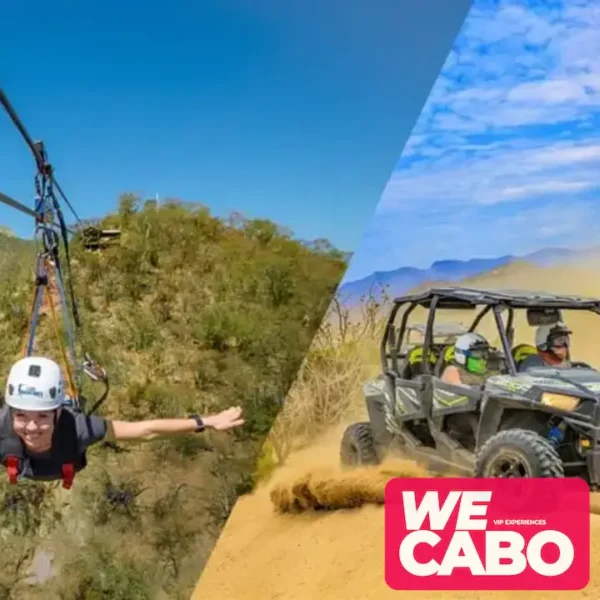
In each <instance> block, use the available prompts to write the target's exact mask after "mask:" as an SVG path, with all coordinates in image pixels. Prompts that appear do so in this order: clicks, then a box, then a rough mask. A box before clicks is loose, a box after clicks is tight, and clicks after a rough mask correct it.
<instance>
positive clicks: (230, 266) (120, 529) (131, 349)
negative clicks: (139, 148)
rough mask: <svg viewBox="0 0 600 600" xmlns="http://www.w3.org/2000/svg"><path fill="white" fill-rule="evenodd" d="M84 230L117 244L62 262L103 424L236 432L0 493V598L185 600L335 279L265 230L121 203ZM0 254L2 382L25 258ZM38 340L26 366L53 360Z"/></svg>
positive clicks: (16, 246) (154, 446) (104, 457)
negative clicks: (177, 421) (199, 416)
mask: <svg viewBox="0 0 600 600" xmlns="http://www.w3.org/2000/svg"><path fill="white" fill-rule="evenodd" d="M99 225H100V226H102V227H105V228H112V227H119V228H120V229H121V231H122V237H121V240H120V243H119V245H117V246H116V247H114V248H109V249H107V250H105V251H103V252H87V251H85V250H84V249H83V246H82V245H81V242H80V241H79V240H77V239H76V240H75V241H74V243H73V245H72V256H73V272H74V279H75V281H74V284H75V289H76V293H77V296H78V298H79V309H80V312H81V314H82V320H83V327H84V341H85V345H86V347H87V348H88V349H89V351H90V352H91V354H92V355H93V356H94V358H96V359H97V360H98V362H99V363H100V364H102V365H103V366H104V367H105V368H106V369H107V371H108V373H109V375H110V378H111V386H112V391H111V395H110V397H109V400H108V401H107V402H106V404H105V405H104V406H103V408H102V411H103V414H104V415H106V416H109V417H118V418H122V419H144V418H154V417H172V416H182V415H185V414H187V413H189V412H199V413H204V414H206V413H208V412H213V411H218V410H220V409H223V408H226V407H228V406H229V405H232V404H240V405H242V406H243V407H244V411H245V417H246V419H247V421H246V422H247V425H246V426H244V427H242V428H240V429H239V430H235V431H234V432H232V433H226V434H224V433H221V434H215V435H211V434H207V435H203V436H181V437H177V438H174V439H165V440H158V441H153V442H146V443H144V444H138V445H127V446H126V445H123V446H119V447H115V446H103V445H99V446H97V447H94V448H92V450H91V451H90V453H89V454H88V462H89V466H88V468H87V469H86V470H85V471H84V472H83V473H82V474H81V475H80V476H79V477H78V478H77V479H76V482H75V486H74V488H73V490H71V491H70V492H66V491H64V490H62V489H61V488H60V485H59V484H58V483H57V484H51V485H43V484H35V483H24V484H22V485H19V486H18V487H17V486H8V485H7V484H6V483H5V482H4V481H3V480H0V514H1V515H2V523H1V524H0V527H1V529H0V535H1V536H2V542H3V552H2V557H1V558H0V599H2V598H6V599H8V598H11V599H21V598H27V599H32V600H35V599H36V598H40V599H41V598H44V599H47V598H61V599H64V600H71V599H73V600H84V599H86V600H87V599H90V600H92V599H93V600H96V599H104V598H106V599H109V598H110V599H111V600H112V599H117V600H118V599H123V600H125V599H126V600H137V599H140V600H142V599H153V600H154V599H164V600H170V599H177V600H179V599H186V600H187V598H189V597H190V595H191V592H192V589H193V587H194V585H195V583H196V581H197V579H198V576H199V575H200V573H201V571H202V568H203V566H204V564H205V561H206V560H207V558H208V555H209V554H210V552H211V550H212V547H213V544H214V542H215V541H216V538H217V537H218V534H219V531H220V529H221V527H222V525H223V524H224V522H225V520H226V519H227V517H228V515H229V513H230V511H231V509H232V507H233V504H234V502H235V499H236V497H237V496H238V495H239V494H241V493H245V492H248V491H250V490H251V489H252V487H253V485H254V477H255V475H256V469H255V462H256V457H257V454H258V451H259V449H260V444H261V442H262V440H263V439H264V436H265V434H266V433H267V431H268V430H269V428H270V425H271V423H272V421H273V418H274V416H275V415H276V413H277V412H278V410H279V408H280V407H281V404H282V400H283V398H284V397H285V395H286V393H287V391H288V388H289V386H290V385H291V383H292V381H293V379H294V377H295V374H296V372H297V370H298V368H299V366H300V364H301V361H302V357H303V355H304V353H305V352H306V350H307V349H308V347H309V345H310V341H311V339H312V337H313V335H314V333H315V332H316V330H317V328H318V326H319V323H320V321H321V319H322V318H323V316H324V314H325V311H326V309H327V307H328V305H329V302H330V300H331V297H332V295H333V293H334V291H335V288H336V286H337V284H338V282H339V280H340V278H341V276H342V273H343V270H344V269H345V259H346V257H345V256H344V255H343V254H342V253H340V252H338V251H336V250H335V249H333V248H331V246H330V245H329V244H328V243H326V242H324V241H319V242H318V243H315V244H312V245H309V244H302V243H300V242H298V241H295V240H294V239H292V237H291V234H290V233H289V232H286V231H285V230H282V229H281V228H279V227H278V226H277V225H275V224H274V223H272V222H270V221H267V220H245V219H242V218H240V217H236V218H232V219H230V220H227V221H224V220H220V219H217V218H215V217H213V216H211V215H210V213H209V211H208V210H207V209H206V208H204V207H201V206H196V205H183V204H181V203H178V202H167V203H164V204H162V205H161V206H160V207H157V206H156V204H155V203H154V202H146V203H142V202H140V200H139V199H137V198H135V197H133V196H129V195H128V196H124V197H123V198H122V199H121V201H120V206H119V210H118V213H117V214H115V215H110V216H108V217H106V218H105V219H103V220H102V221H101V222H100V223H99ZM0 252H1V253H2V257H3V262H2V264H3V265H10V277H7V276H6V275H5V277H4V281H5V282H7V280H8V283H5V285H4V287H3V288H2V290H1V291H0V313H1V315H2V319H1V321H0V328H1V333H2V334H3V336H2V338H3V340H4V345H3V348H2V351H1V352H0V371H1V372H2V373H6V372H7V369H8V368H9V366H10V363H11V361H12V360H13V359H14V358H15V356H16V354H17V353H18V351H19V349H20V347H21V344H22V340H23V336H24V335H25V332H26V327H27V313H28V310H29V301H30V295H31V286H32V281H31V275H32V273H31V269H32V266H33V261H32V258H33V253H32V248H31V244H30V243H28V242H23V241H20V240H15V239H10V238H8V237H2V236H0ZM4 253H12V254H11V255H10V256H11V258H10V259H7V258H6V255H5V254H4ZM27 261H29V262H27ZM17 266H18V268H17ZM3 271H4V272H5V273H6V272H7V271H6V270H4V268H3ZM40 327H42V328H43V329H42V330H41V331H40V336H39V345H38V346H37V348H38V351H41V350H43V351H45V352H47V353H48V354H49V355H51V356H54V357H56V353H55V352H54V346H53V344H52V336H51V332H49V331H46V329H48V330H49V328H45V324H44V323H42V324H41V325H40ZM0 383H1V384H2V385H3V384H4V378H1V379H0ZM86 395H90V396H92V393H91V391H90V390H86ZM36 552H37V556H36V560H37V561H38V562H39V560H40V559H41V558H44V557H48V556H51V557H53V561H52V569H51V570H52V574H53V575H54V576H52V577H49V578H48V579H47V580H46V581H44V582H43V583H39V584H38V585H32V584H31V582H30V580H28V577H29V576H30V575H31V573H30V572H29V569H30V566H31V564H32V562H36V561H34V554H35V553H36ZM36 571H37V576H38V579H39V578H40V576H41V575H43V573H42V571H44V569H43V568H42V567H39V566H38V567H37V568H36Z"/></svg>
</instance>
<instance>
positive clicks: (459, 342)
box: [454, 333, 490, 366]
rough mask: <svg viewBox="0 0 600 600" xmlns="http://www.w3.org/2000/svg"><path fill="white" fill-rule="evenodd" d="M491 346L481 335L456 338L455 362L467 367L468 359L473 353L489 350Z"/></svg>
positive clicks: (472, 334)
mask: <svg viewBox="0 0 600 600" xmlns="http://www.w3.org/2000/svg"><path fill="white" fill-rule="evenodd" d="M489 348H490V345H489V344H488V342H487V340H486V339H485V338H484V337H483V336H482V335H481V334H479V333H464V334H463V335H460V336H458V337H457V338H456V342H454V360H455V361H456V362H457V363H458V364H459V365H463V366H465V365H466V364H467V359H468V358H469V355H470V354H471V352H473V351H477V350H486V351H487V350H489Z"/></svg>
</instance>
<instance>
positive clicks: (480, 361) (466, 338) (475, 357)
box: [442, 333, 490, 385]
mask: <svg viewBox="0 0 600 600" xmlns="http://www.w3.org/2000/svg"><path fill="white" fill-rule="evenodd" d="M489 352H490V345H489V344H488V342H487V340H486V339H485V338H484V337H483V336H482V335H480V334H479V333H465V334H464V335H461V336H459V337H458V338H457V339H456V342H455V343H454V358H453V360H452V364H449V365H448V366H447V367H446V368H445V369H444V372H443V373H442V381H444V382H445V383H449V384H452V385H481V384H482V383H484V382H485V377H486V374H487V372H488V358H489Z"/></svg>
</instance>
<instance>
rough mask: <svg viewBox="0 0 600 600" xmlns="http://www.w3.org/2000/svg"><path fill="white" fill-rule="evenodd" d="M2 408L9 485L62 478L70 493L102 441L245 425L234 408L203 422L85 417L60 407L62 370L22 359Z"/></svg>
mask: <svg viewBox="0 0 600 600" xmlns="http://www.w3.org/2000/svg"><path fill="white" fill-rule="evenodd" d="M5 402H6V405H5V406H4V407H2V409H1V410H0V459H1V460H2V462H3V463H4V465H5V466H6V469H7V472H8V477H9V480H10V482H11V483H16V482H17V480H18V479H19V478H27V479H34V480H37V481H53V480H58V479H62V482H63V487H65V488H67V489H69V488H70V487H71V486H72V484H73V478H74V477H75V474H76V473H77V472H79V471H81V470H82V469H84V468H85V467H86V465H87V461H86V451H87V449H88V448H89V447H90V446H92V445H93V444H96V443H98V442H101V441H122V440H149V439H153V438H155V437H159V436H165V435H175V434H180V433H194V432H196V433H200V432H202V431H204V430H205V429H206V428H213V429H217V430H226V429H231V428H233V427H238V426H239V425H242V424H243V423H244V421H243V419H242V418H241V417H242V410H241V409H240V408H239V407H233V408H230V409H228V410H225V411H223V412H221V413H219V414H217V415H213V416H208V417H204V418H201V417H200V416H198V415H190V416H189V417H188V418H183V419H156V420H148V421H138V422H127V421H109V420H107V419H104V418H102V417H98V416H89V415H85V414H84V413H82V412H80V411H78V410H73V409H70V408H67V407H65V406H64V403H65V394H64V385H63V377H62V373H61V369H60V366H59V365H58V364H56V363H55V362H54V361H52V360H49V359H47V358H42V357H28V358H24V359H22V360H20V361H18V362H17V363H15V365H14V366H13V367H12V369H11V371H10V374H9V376H8V381H7V384H6V397H5Z"/></svg>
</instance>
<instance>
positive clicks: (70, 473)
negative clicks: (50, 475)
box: [61, 463, 75, 490]
mask: <svg viewBox="0 0 600 600" xmlns="http://www.w3.org/2000/svg"><path fill="white" fill-rule="evenodd" d="M61 470H62V482H63V483H62V485H63V487H64V488H65V490H70V489H71V486H72V485H73V479H74V478H75V465H73V464H71V463H67V464H64V465H62V467H61Z"/></svg>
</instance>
